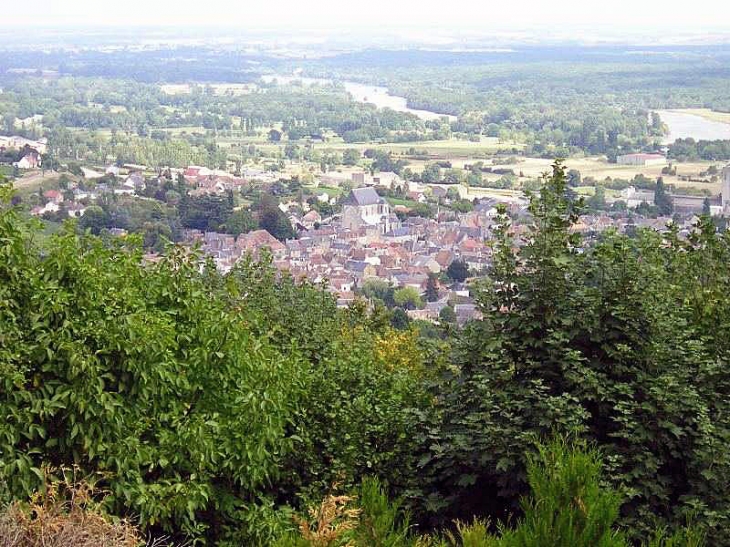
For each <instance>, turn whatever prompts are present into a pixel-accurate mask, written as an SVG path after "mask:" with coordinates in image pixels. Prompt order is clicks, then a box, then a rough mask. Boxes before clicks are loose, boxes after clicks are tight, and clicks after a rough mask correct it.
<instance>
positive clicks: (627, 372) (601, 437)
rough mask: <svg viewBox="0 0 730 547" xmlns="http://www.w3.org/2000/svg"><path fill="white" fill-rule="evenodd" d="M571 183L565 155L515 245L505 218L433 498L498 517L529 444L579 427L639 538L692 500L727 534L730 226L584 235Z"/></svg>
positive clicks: (451, 509) (513, 502)
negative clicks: (588, 239) (577, 227)
mask: <svg viewBox="0 0 730 547" xmlns="http://www.w3.org/2000/svg"><path fill="white" fill-rule="evenodd" d="M566 190H567V181H566V176H565V173H564V168H563V167H562V165H560V164H559V163H558V164H556V165H555V167H554V170H553V173H552V175H551V176H550V177H548V178H547V180H546V181H545V185H544V186H543V188H542V190H541V193H540V195H539V196H537V197H534V198H533V199H532V202H531V205H530V212H531V213H532V219H533V224H532V227H531V229H530V231H529V232H528V233H527V234H526V236H525V237H524V239H523V240H522V241H520V245H519V246H518V245H516V244H515V242H514V241H513V240H512V239H511V237H510V236H509V233H510V226H509V219H508V217H507V216H506V215H504V214H503V215H502V216H501V217H499V218H498V221H497V231H496V238H497V242H496V246H495V260H494V267H493V269H492V272H491V274H490V278H491V279H490V282H489V283H488V284H486V285H485V286H484V287H483V289H482V291H481V293H480V295H479V301H480V305H481V309H482V312H483V314H484V319H483V320H482V321H480V322H474V323H473V324H471V325H470V326H468V327H467V329H466V332H465V333H464V335H463V337H462V340H461V342H460V343H459V345H458V347H457V352H456V354H455V357H456V358H457V363H458V364H459V366H460V370H461V372H460V374H459V375H458V376H457V377H456V378H455V380H454V382H453V383H451V384H448V387H445V388H444V398H445V399H444V402H443V404H442V409H443V412H444V419H443V428H442V432H441V433H439V434H437V435H436V436H435V438H433V437H432V438H431V442H432V443H433V444H432V447H433V448H432V450H431V455H430V457H429V458H427V459H424V463H425V470H426V471H427V472H428V473H430V474H431V475H432V480H433V484H434V488H435V490H433V491H431V492H430V494H428V495H427V496H426V497H425V499H424V502H425V503H427V504H428V507H430V509H431V510H433V511H440V516H441V518H443V516H451V515H453V516H459V517H461V516H466V517H470V516H471V515H473V514H475V513H476V514H482V515H489V516H492V517H497V518H503V517H504V516H505V512H506V511H509V510H510V509H512V510H516V509H517V501H518V499H519V498H520V496H521V495H523V494H524V493H525V488H526V475H525V460H524V458H523V454H524V453H526V452H528V451H529V450H530V448H531V447H532V446H534V443H535V442H536V440H537V439H538V438H540V437H541V436H543V435H545V434H547V433H549V432H551V431H557V432H564V433H569V432H572V433H573V434H578V435H582V436H584V437H585V438H588V439H592V440H593V441H594V442H595V443H596V444H597V445H598V446H599V447H600V449H601V450H602V451H603V453H604V454H605V456H606V460H605V461H606V464H605V465H606V472H607V478H608V479H609V480H610V482H611V484H612V485H613V486H614V487H615V488H617V489H618V490H619V492H620V493H621V495H622V497H623V500H624V501H623V504H622V506H621V523H622V524H624V525H625V526H627V527H628V529H629V531H630V534H631V535H632V536H634V537H641V538H644V539H646V538H648V537H649V536H650V529H651V528H652V526H653V523H654V522H656V521H659V522H662V523H665V524H666V525H668V526H669V527H670V528H671V529H674V528H677V527H679V526H680V523H681V522H683V521H684V519H685V517H686V516H687V515H688V514H691V513H693V512H695V511H697V518H698V520H699V521H700V522H702V523H703V524H704V525H706V526H707V527H708V528H709V534H710V538H711V541H712V542H713V543H712V544H714V545H726V544H727V543H726V538H727V537H728V535H727V526H728V525H727V522H728V521H727V518H728V516H730V513H729V512H728V510H729V509H730V508H729V507H728V505H727V501H726V500H727V499H728V483H727V481H725V480H724V478H721V477H724V476H725V475H726V473H727V472H728V471H730V469H728V465H730V461H729V460H728V459H727V458H726V456H725V454H724V451H722V450H721V449H720V448H719V447H721V446H724V445H725V444H726V442H727V439H728V435H729V434H730V428H729V426H730V424H729V423H728V421H727V418H726V416H727V414H726V411H725V408H726V403H725V398H724V395H723V396H720V395H719V394H724V393H725V391H726V389H727V380H728V379H727V376H726V374H725V372H723V371H724V365H723V363H725V362H726V360H727V355H728V354H727V344H726V343H725V342H724V341H723V340H724V334H721V333H724V332H725V331H726V329H727V328H728V326H727V325H729V324H730V322H728V320H727V319H726V318H727V317H728V315H727V313H728V312H727V309H728V306H729V305H730V301H729V300H728V299H727V297H726V296H724V295H723V294H727V293H724V291H726V290H727V283H728V278H727V276H726V275H725V274H724V273H723V272H725V266H724V261H725V260H727V259H726V258H725V257H727V256H728V253H729V252H730V239H728V236H727V234H717V233H716V232H715V229H714V226H713V225H712V224H711V223H710V222H709V220H707V219H703V220H701V221H700V224H699V225H698V226H697V227H696V229H695V230H694V231H693V232H692V234H691V235H690V237H688V238H687V239H686V240H685V239H681V238H680V237H679V235H678V233H677V230H676V228H675V229H673V230H672V231H670V232H668V233H667V234H666V235H664V236H662V235H659V234H657V233H655V232H651V231H647V232H641V231H640V232H639V235H638V237H637V238H635V239H631V238H628V237H626V236H620V235H617V234H611V233H609V234H604V237H603V239H602V240H601V241H599V242H597V243H596V244H594V245H592V246H586V245H585V244H584V243H583V241H582V240H581V238H580V236H579V235H577V234H576V233H574V232H573V231H571V230H570V226H571V225H572V223H573V222H574V221H575V219H576V211H577V209H576V207H579V204H576V203H574V202H572V201H571V200H569V199H568V198H567V197H566ZM517 247H519V249H518V250H517V251H516V250H515V249H516V248H517ZM700 272H707V273H700ZM710 316H712V317H713V318H714V319H713V320H710V319H709V318H710Z"/></svg>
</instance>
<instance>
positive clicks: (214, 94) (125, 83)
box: [0, 46, 730, 166]
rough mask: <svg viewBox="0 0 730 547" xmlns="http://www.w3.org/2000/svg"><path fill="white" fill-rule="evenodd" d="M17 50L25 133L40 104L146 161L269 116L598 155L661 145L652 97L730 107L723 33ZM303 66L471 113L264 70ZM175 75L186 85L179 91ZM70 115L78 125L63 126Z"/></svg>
mask: <svg viewBox="0 0 730 547" xmlns="http://www.w3.org/2000/svg"><path fill="white" fill-rule="evenodd" d="M6 54H7V55H6V56H5V58H4V59H3V60H2V62H1V63H0V69H5V70H4V71H2V70H0V85H2V88H3V93H2V94H0V117H2V123H1V124H0V129H1V130H2V131H4V132H6V133H13V132H16V131H18V128H17V127H16V126H15V120H16V118H17V119H19V120H24V119H28V118H30V117H32V116H43V119H42V123H41V124H38V125H36V124H33V123H31V124H29V125H28V126H27V127H25V128H21V130H20V132H21V133H23V134H27V135H28V136H31V137H32V136H40V134H41V133H45V134H49V135H52V138H51V146H52V148H53V149H54V150H55V151H56V152H57V153H58V154H59V156H60V157H59V159H65V158H67V157H73V158H75V159H77V160H78V159H82V158H86V159H89V160H92V161H99V162H102V163H103V161H105V160H106V157H108V156H111V157H119V158H123V159H124V160H125V161H131V162H134V163H144V164H160V163H161V162H163V163H165V164H167V165H170V166H181V165H184V164H185V162H188V163H189V162H196V163H199V164H204V165H209V166H217V165H220V164H221V159H222V156H224V155H225V154H224V153H222V152H220V151H218V155H217V156H216V139H217V138H218V137H220V136H222V135H224V134H227V136H228V137H233V138H235V139H239V140H242V141H245V140H246V138H247V137H252V136H255V135H256V134H257V133H260V132H265V131H268V130H269V129H270V128H271V127H276V128H277V131H279V133H280V136H281V137H283V138H284V139H285V140H287V141H293V142H297V141H301V142H305V141H307V140H308V139H311V138H315V139H321V138H323V136H324V135H327V134H331V136H334V137H337V138H341V139H342V140H344V141H345V142H350V143H352V142H358V143H369V142H418V141H424V140H434V139H437V140H438V139H441V140H443V139H447V138H449V137H451V136H452V135H456V136H458V137H459V138H462V139H466V140H475V141H478V140H479V139H480V138H481V137H492V138H499V139H500V140H501V141H502V142H506V143H509V142H514V143H520V144H522V145H524V146H525V147H524V148H523V149H522V150H521V152H520V153H522V154H525V155H534V156H544V157H549V158H555V157H568V156H570V155H573V154H578V155H581V154H594V155H596V154H599V155H606V156H607V157H608V159H609V161H613V160H614V159H615V157H616V155H617V154H618V153H625V152H635V151H641V150H646V151H653V150H655V149H656V148H657V147H658V146H659V145H660V144H661V141H662V138H663V137H664V135H665V134H666V127H664V125H663V124H662V123H661V120H660V119H659V118H658V117H657V116H656V115H652V111H653V110H655V109H662V108H686V107H694V108H698V107H705V108H711V109H714V110H716V111H728V110H730V104H728V103H727V98H726V94H725V86H724V82H725V78H726V77H727V74H728V70H730V68H729V67H728V65H727V60H728V53H727V49H726V48H724V47H716V48H702V47H699V46H698V47H689V46H688V47H678V48H677V50H676V51H674V50H673V51H666V50H665V49H663V48H661V47H656V48H651V47H647V48H646V50H645V51H644V50H642V51H641V52H636V51H632V50H630V49H628V50H627V48H626V47H623V46H615V47H586V46H581V47H575V48H551V47H526V46H525V47H520V48H517V49H515V50H510V51H506V52H500V53H453V52H444V51H420V50H404V51H388V50H381V49H377V50H364V51H359V52H356V53H343V54H338V55H332V56H324V57H319V56H314V57H313V58H312V59H306V60H301V59H297V60H296V61H294V60H291V59H275V58H272V57H270V56H266V55H260V54H256V55H254V54H251V55H248V54H243V53H240V52H239V53H234V52H232V51H228V50H225V49H221V50H216V49H215V48H211V47H192V46H190V47H181V48H179V49H176V48H167V49H166V48H164V47H163V48H161V49H159V50H151V51H147V52H135V51H131V50H120V51H115V52H105V53H100V52H98V51H94V50H89V51H85V52H75V53H70V52H66V53H64V54H61V53H59V52H53V53H45V54H39V53H29V52H27V51H16V50H9V51H7V52H6ZM181 59H186V61H185V62H182V61H181ZM135 66H137V67H144V68H139V69H138V70H135ZM242 66H243V67H244V68H241V67H242ZM295 70H296V71H302V72H301V74H303V75H306V76H314V77H321V78H326V79H328V80H333V81H334V82H344V81H356V82H361V83H365V84H369V85H375V84H377V85H383V86H385V87H387V88H388V89H389V90H390V92H391V93H392V94H395V95H398V96H403V97H405V98H406V99H407V100H408V105H409V106H410V107H411V108H420V109H427V110H430V111H434V112H437V113H443V114H452V115H456V116H458V119H457V120H452V121H451V122H448V123H447V122H445V121H443V120H440V121H428V122H426V121H423V120H421V119H419V118H418V117H416V116H414V115H412V114H409V113H404V112H396V111H393V110H390V109H387V108H386V109H377V108H375V107H374V106H373V105H369V104H363V103H360V102H357V101H354V100H353V99H352V97H350V96H349V95H348V94H347V92H346V91H345V88H344V87H343V85H342V84H341V83H331V84H323V83H321V84H319V85H308V84H303V83H302V82H301V81H297V80H294V81H286V82H285V81H279V82H277V81H269V82H268V83H265V82H264V81H262V80H261V77H262V76H268V77H274V76H276V75H277V74H291V73H292V71H295ZM18 71H20V72H18ZM298 73H299V72H298ZM166 83H177V84H184V85H186V86H187V85H189V89H188V91H187V92H184V93H167V92H165V91H164V85H163V84H166ZM225 83H228V84H235V85H244V84H245V85H246V86H249V87H248V88H247V90H246V91H245V92H240V93H239V92H233V91H230V90H229V91H226V90H223V91H221V90H220V89H217V88H216V85H220V84H225ZM69 129H70V130H72V132H73V134H72V135H71V136H69V135H67V134H64V131H68V130H69ZM226 132H227V133H226ZM708 154H709V152H708ZM710 155H712V156H713V157H714V156H716V154H710ZM685 156H686V154H685V153H684V152H682V157H685ZM706 156H707V154H702V153H700V154H699V157H702V158H704V157H706ZM677 157H679V156H677Z"/></svg>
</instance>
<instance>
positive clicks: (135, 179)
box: [122, 172, 145, 192]
mask: <svg viewBox="0 0 730 547" xmlns="http://www.w3.org/2000/svg"><path fill="white" fill-rule="evenodd" d="M122 186H124V187H125V188H129V189H131V190H132V191H134V192H142V191H144V189H145V182H144V176H143V175H142V173H139V172H135V173H131V174H130V175H129V176H128V177H127V178H126V179H124V183H123V184H122Z"/></svg>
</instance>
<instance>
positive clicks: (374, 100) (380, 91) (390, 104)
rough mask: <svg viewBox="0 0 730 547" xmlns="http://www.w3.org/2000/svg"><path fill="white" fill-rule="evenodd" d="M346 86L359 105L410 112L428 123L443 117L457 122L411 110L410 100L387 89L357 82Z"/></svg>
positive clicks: (430, 113)
mask: <svg viewBox="0 0 730 547" xmlns="http://www.w3.org/2000/svg"><path fill="white" fill-rule="evenodd" d="M344 85H345V89H346V90H347V92H348V93H349V94H350V95H352V97H353V99H355V100H356V101H357V102H359V103H370V104H374V105H375V106H377V107H378V108H390V109H391V110H395V111H396V112H408V113H409V114H413V115H415V116H418V117H419V118H421V119H422V120H426V121H431V120H438V119H440V118H443V117H447V118H448V119H449V121H450V122H453V121H456V116H447V115H446V114H438V113H437V112H432V111H430V110H418V109H416V108H409V107H408V100H407V99H406V98H405V97H398V96H397V95H391V94H390V93H388V89H387V88H385V87H378V86H373V85H364V84H357V83H355V82H344Z"/></svg>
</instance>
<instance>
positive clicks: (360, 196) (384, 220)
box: [342, 188, 391, 234]
mask: <svg viewBox="0 0 730 547" xmlns="http://www.w3.org/2000/svg"><path fill="white" fill-rule="evenodd" d="M342 226H343V228H346V229H348V230H353V231H357V230H360V229H362V228H365V229H368V228H371V229H372V228H377V231H378V232H379V233H381V234H385V233H387V232H389V231H390V228H391V222H390V206H389V205H388V202H387V201H385V200H384V199H383V198H381V197H380V196H379V195H378V193H377V192H376V191H375V190H373V189H372V188H355V189H354V190H352V191H351V192H350V195H349V196H348V197H347V199H346V200H345V202H344V204H343V207H342Z"/></svg>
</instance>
